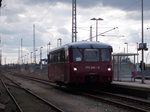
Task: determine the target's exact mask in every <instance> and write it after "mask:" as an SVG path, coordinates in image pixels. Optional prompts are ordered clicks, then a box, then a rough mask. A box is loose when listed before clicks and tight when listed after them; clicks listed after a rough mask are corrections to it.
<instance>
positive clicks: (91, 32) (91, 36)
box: [90, 26, 92, 41]
mask: <svg viewBox="0 0 150 112" xmlns="http://www.w3.org/2000/svg"><path fill="white" fill-rule="evenodd" d="M90 41H92V26H90Z"/></svg>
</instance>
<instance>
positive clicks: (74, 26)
mask: <svg viewBox="0 0 150 112" xmlns="http://www.w3.org/2000/svg"><path fill="white" fill-rule="evenodd" d="M76 15H77V13H76V0H72V42H77V22H76V21H77V18H76Z"/></svg>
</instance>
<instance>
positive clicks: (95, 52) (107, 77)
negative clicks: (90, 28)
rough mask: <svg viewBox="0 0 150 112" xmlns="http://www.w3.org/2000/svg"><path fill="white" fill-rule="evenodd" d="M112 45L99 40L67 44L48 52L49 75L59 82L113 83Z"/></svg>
mask: <svg viewBox="0 0 150 112" xmlns="http://www.w3.org/2000/svg"><path fill="white" fill-rule="evenodd" d="M111 54H112V47H111V46H110V45H108V44H104V43H99V42H85V41H83V42H75V43H70V44H66V45H64V46H61V47H59V48H56V49H54V50H51V51H50V52H49V54H48V77H49V79H50V80H52V81H55V82H56V83H58V84H70V83H72V84H74V83H77V84H83V83H95V82H96V83H111V82H112V76H113V71H112V59H111V58H112V55H111Z"/></svg>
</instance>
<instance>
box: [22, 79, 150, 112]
mask: <svg viewBox="0 0 150 112" xmlns="http://www.w3.org/2000/svg"><path fill="white" fill-rule="evenodd" d="M21 77H22V76H21ZM23 78H27V79H30V80H33V81H37V82H40V83H44V84H48V85H51V86H56V85H55V84H53V83H51V82H50V81H47V80H43V79H39V78H33V77H29V76H23ZM56 87H58V86H56ZM61 89H62V88H61ZM63 89H65V90H66V89H67V91H68V88H65V87H63ZM69 91H72V92H74V93H78V94H79V95H82V96H85V97H88V98H92V99H94V100H97V101H100V102H104V103H108V104H111V105H115V106H117V107H121V108H125V109H127V110H131V111H136V112H150V102H149V101H147V100H143V99H139V98H134V97H129V96H124V95H117V94H112V93H108V92H102V91H96V90H87V89H86V90H80V89H76V90H75V89H71V90H69Z"/></svg>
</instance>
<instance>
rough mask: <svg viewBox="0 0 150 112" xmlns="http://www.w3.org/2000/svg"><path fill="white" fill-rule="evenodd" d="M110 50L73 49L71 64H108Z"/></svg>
mask: <svg viewBox="0 0 150 112" xmlns="http://www.w3.org/2000/svg"><path fill="white" fill-rule="evenodd" d="M110 53H111V52H110V49H73V62H81V61H83V62H109V61H110V55H111V54H110Z"/></svg>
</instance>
